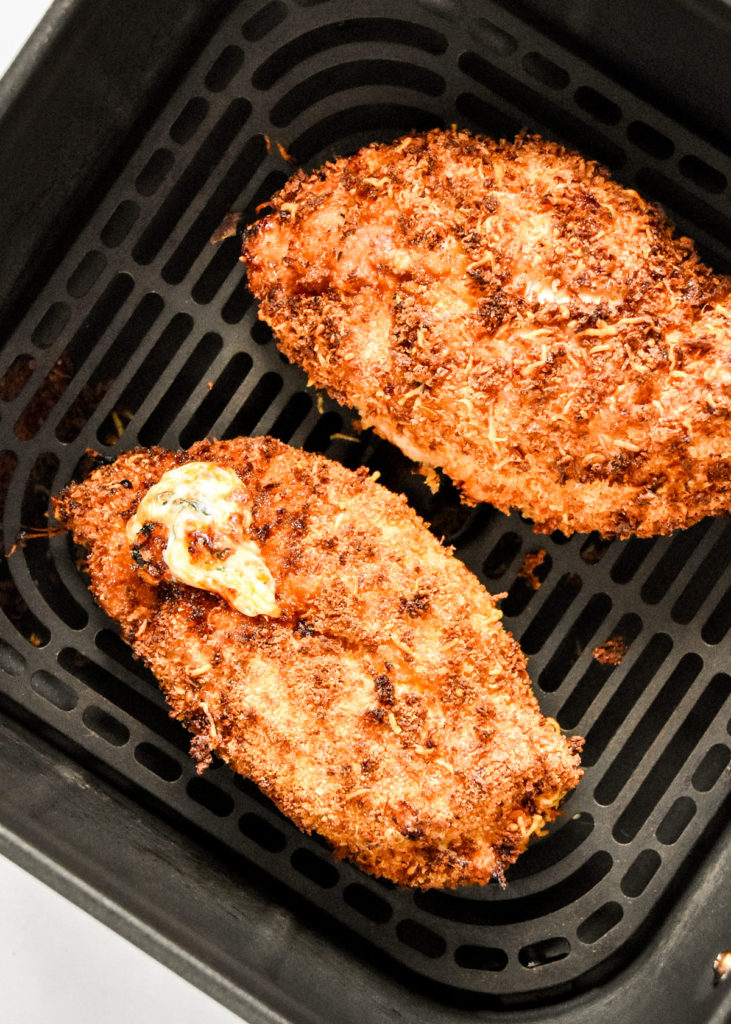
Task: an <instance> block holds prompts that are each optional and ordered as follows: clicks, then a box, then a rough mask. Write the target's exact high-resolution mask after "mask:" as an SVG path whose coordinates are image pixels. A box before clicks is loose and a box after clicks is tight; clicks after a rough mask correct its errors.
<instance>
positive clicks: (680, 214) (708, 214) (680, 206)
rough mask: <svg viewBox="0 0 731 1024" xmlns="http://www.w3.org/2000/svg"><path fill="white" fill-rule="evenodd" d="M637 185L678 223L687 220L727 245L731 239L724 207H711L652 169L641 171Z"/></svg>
mask: <svg viewBox="0 0 731 1024" xmlns="http://www.w3.org/2000/svg"><path fill="white" fill-rule="evenodd" d="M635 181H636V184H637V188H638V190H639V191H640V193H641V194H642V195H644V196H645V197H646V198H650V199H655V200H656V201H657V202H659V203H662V205H663V206H664V207H665V208H666V210H667V211H668V213H669V214H670V216H671V217H672V218H673V219H674V220H678V219H680V218H686V219H687V220H689V221H691V222H692V223H693V225H694V226H695V227H696V228H699V229H700V230H702V231H707V232H708V234H709V235H711V237H712V238H717V239H718V240H719V241H720V242H721V243H723V244H724V245H725V244H726V243H727V239H729V238H731V217H728V216H725V209H726V208H725V206H724V205H723V204H720V203H718V204H716V205H715V206H711V205H709V204H708V203H706V202H703V200H702V199H701V198H700V197H699V196H697V195H693V193H691V192H689V191H688V190H687V189H685V188H683V187H682V185H679V184H678V183H677V182H676V181H672V180H671V179H670V178H667V177H666V176H665V175H664V174H660V172H659V171H655V170H653V169H652V168H649V167H643V168H642V169H641V170H639V171H638V172H637V175H636V177H635ZM717 269H720V268H717Z"/></svg>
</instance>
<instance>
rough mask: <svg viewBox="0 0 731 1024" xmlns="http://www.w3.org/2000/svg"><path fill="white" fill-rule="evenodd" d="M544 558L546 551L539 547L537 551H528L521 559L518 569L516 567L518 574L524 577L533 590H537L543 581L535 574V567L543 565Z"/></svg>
mask: <svg viewBox="0 0 731 1024" xmlns="http://www.w3.org/2000/svg"><path fill="white" fill-rule="evenodd" d="M545 560H546V552H545V551H544V550H543V548H540V550H538V551H529V552H528V553H527V554H526V556H525V558H524V559H523V563H522V565H521V567H520V569H518V576H519V577H520V578H521V579H524V580H525V581H526V583H527V584H528V585H529V586H530V587H532V588H533V590H538V589H539V588H540V587H541V585H542V583H543V580H542V579H541V578H540V577H539V576H536V569H537V568H538V567H539V566H541V565H543V563H544V562H545Z"/></svg>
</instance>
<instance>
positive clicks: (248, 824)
mask: <svg viewBox="0 0 731 1024" xmlns="http://www.w3.org/2000/svg"><path fill="white" fill-rule="evenodd" d="M239 828H240V830H241V832H242V833H243V834H244V835H245V836H246V837H247V839H251V840H253V841H254V842H255V843H256V845H257V846H261V848H262V849H263V850H266V851H267V852H268V853H281V851H282V850H283V849H284V848H285V846H286V845H287V840H286V839H285V838H284V834H283V833H282V832H280V830H279V829H278V828H275V827H274V825H270V823H269V822H268V821H265V820H264V818H262V817H261V816H260V815H258V814H254V813H253V812H250V813H249V814H244V815H243V816H242V818H241V820H240V821H239Z"/></svg>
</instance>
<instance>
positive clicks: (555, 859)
mask: <svg viewBox="0 0 731 1024" xmlns="http://www.w3.org/2000/svg"><path fill="white" fill-rule="evenodd" d="M593 831H594V819H593V818H592V816H591V815H590V814H588V813H587V812H586V811H580V812H579V813H577V814H574V815H573V816H572V817H571V818H569V820H568V821H567V822H566V823H565V824H564V825H562V826H561V827H560V828H555V826H553V830H552V831H550V832H549V834H548V835H546V836H543V837H542V838H537V839H532V840H531V842H530V845H529V846H528V849H527V850H526V851H525V853H523V854H521V856H520V857H519V858H518V860H517V861H516V863H515V864H511V866H510V867H509V868H508V870H507V872H506V878H507V880H508V884H511V883H513V882H516V881H517V880H518V879H519V878H528V877H530V876H531V875H535V874H537V873H538V872H539V871H546V870H547V869H548V868H550V867H552V866H553V865H554V864H558V863H560V862H561V861H562V860H565V859H566V857H568V856H569V854H571V853H573V852H574V850H578V848H579V847H580V846H581V844H582V843H583V842H584V841H585V840H586V839H588V837H589V836H590V835H591V833H592V832H593Z"/></svg>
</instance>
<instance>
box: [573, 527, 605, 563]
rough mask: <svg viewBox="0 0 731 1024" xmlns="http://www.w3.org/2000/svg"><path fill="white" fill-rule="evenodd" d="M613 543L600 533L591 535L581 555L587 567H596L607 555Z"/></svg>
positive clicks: (580, 551)
mask: <svg viewBox="0 0 731 1024" xmlns="http://www.w3.org/2000/svg"><path fill="white" fill-rule="evenodd" d="M612 544H613V541H611V540H607V539H606V537H602V536H601V535H600V534H598V533H590V534H589V536H588V537H587V538H586V540H585V541H584V543H583V544H582V545H581V548H580V550H579V554H580V555H581V557H582V559H583V560H584V561H585V562H586V564H587V565H596V564H597V563H598V562H601V560H602V558H604V556H605V555H606V553H607V551H608V550H609V548H610V547H611V546H612Z"/></svg>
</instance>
